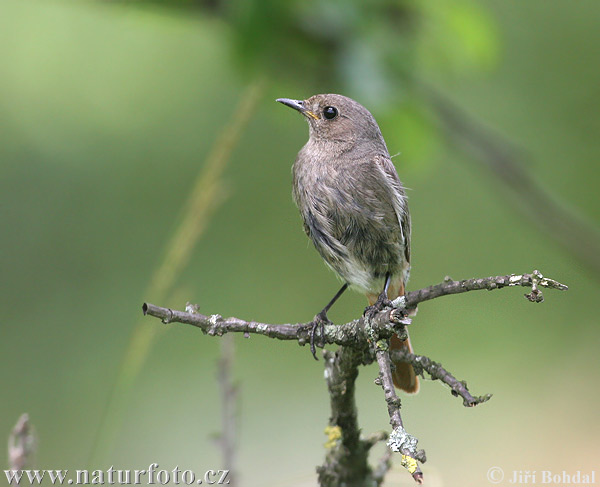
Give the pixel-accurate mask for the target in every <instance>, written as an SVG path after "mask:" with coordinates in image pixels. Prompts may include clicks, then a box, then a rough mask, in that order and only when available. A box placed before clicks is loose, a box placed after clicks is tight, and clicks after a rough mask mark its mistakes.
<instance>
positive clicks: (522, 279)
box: [142, 270, 568, 346]
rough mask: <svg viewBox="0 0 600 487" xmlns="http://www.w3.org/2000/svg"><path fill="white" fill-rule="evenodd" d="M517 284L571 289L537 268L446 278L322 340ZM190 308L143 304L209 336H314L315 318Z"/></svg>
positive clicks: (328, 328)
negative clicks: (285, 320) (275, 320)
mask: <svg viewBox="0 0 600 487" xmlns="http://www.w3.org/2000/svg"><path fill="white" fill-rule="evenodd" d="M514 286H521V287H531V288H532V291H531V293H528V294H525V297H526V298H527V299H529V300H530V301H532V302H538V303H539V302H542V301H543V295H542V292H541V291H540V289H539V288H541V287H544V288H549V289H557V290H560V291H565V290H567V289H568V287H567V286H565V285H564V284H561V283H560V282H558V281H555V280H553V279H549V278H547V277H544V276H543V275H542V274H541V273H540V272H539V271H537V270H535V271H533V273H531V274H509V275H506V276H493V277H485V278H480V279H466V280H463V281H453V280H451V279H450V278H446V279H445V280H444V281H443V282H441V283H440V284H436V285H435V286H429V287H426V288H423V289H419V290H418V291H411V292H409V293H407V294H406V299H404V297H400V298H397V299H395V300H394V301H393V307H392V308H386V309H384V310H383V311H380V312H379V313H377V314H376V315H375V316H374V317H373V318H371V320H366V319H365V317H362V318H360V319H358V320H354V321H351V322H348V323H345V324H342V325H325V327H324V336H323V337H322V340H320V341H321V342H322V343H326V344H334V345H342V346H344V345H347V346H356V344H357V343H364V341H365V340H368V341H376V340H380V339H382V338H389V337H391V336H392V335H393V334H394V333H398V334H402V333H403V331H404V326H405V325H408V324H410V319H409V318H407V317H406V316H405V312H404V310H405V309H406V308H414V307H415V306H416V305H417V304H419V303H421V302H423V301H429V300H430V299H434V298H439V297H440V296H446V295H449V294H459V293H465V292H468V291H477V290H481V289H487V290H489V291H491V290H494V289H502V288H504V287H514ZM186 309H187V311H178V310H173V309H170V308H163V307H160V306H155V305H153V304H150V303H144V304H143V306H142V311H143V312H144V315H150V316H154V317H155V318H159V319H161V320H162V322H163V323H165V324H168V323H173V322H176V323H184V324H187V325H192V326H196V327H198V328H200V329H201V330H202V331H203V332H204V333H205V334H207V335H209V336H221V335H224V334H225V333H244V334H250V333H253V334H257V335H263V336H266V337H269V338H275V339H278V340H297V341H298V343H299V344H300V345H304V344H306V343H308V341H309V340H310V329H311V324H312V323H311V322H307V323H296V324H282V325H274V324H269V323H260V322H258V321H245V320H241V319H239V318H223V317H222V316H221V315H218V314H213V315H203V314H201V313H199V312H198V311H197V306H195V305H189V304H188V306H187V308H186Z"/></svg>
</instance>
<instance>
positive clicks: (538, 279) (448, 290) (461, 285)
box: [406, 270, 569, 308]
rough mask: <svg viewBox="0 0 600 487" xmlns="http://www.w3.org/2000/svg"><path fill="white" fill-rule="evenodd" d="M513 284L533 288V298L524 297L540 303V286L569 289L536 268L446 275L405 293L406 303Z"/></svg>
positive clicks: (409, 305) (410, 304) (413, 303)
mask: <svg viewBox="0 0 600 487" xmlns="http://www.w3.org/2000/svg"><path fill="white" fill-rule="evenodd" d="M514 286H521V287H531V288H533V292H534V293H535V297H534V299H532V296H531V293H530V294H525V297H526V298H527V299H529V300H530V301H535V302H537V303H541V302H542V301H543V296H542V293H541V291H540V290H539V288H540V287H545V288H548V289H557V290H559V291H566V290H567V289H569V288H568V287H567V286H565V285H564V284H561V283H560V282H558V281H555V280H554V279H549V278H547V277H544V276H543V275H542V274H541V273H540V272H539V271H537V270H535V271H533V272H532V273H531V274H509V275H507V276H493V277H484V278H480V279H465V280H463V281H453V280H452V279H450V278H449V277H446V279H444V282H442V283H440V284H436V285H435V286H429V287H426V288H423V289H419V290H418V291H411V292H409V293H406V304H407V307H409V308H412V307H414V306H416V305H417V304H418V303H421V302H423V301H428V300H430V299H434V298H439V297H440V296H447V295H448V294H460V293H466V292H467V291H478V290H481V289H487V290H488V291H493V290H494V289H502V288H503V287H514Z"/></svg>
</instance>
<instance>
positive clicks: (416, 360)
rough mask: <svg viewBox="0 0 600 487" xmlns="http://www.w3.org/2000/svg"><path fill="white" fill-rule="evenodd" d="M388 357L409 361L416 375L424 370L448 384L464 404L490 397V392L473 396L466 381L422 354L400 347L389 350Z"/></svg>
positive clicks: (479, 401) (471, 404)
mask: <svg viewBox="0 0 600 487" xmlns="http://www.w3.org/2000/svg"><path fill="white" fill-rule="evenodd" d="M390 357H391V358H392V360H393V361H394V362H410V363H411V364H412V366H413V367H414V369H415V372H416V373H417V374H418V375H421V374H422V372H423V371H425V372H427V373H428V374H429V375H430V376H431V378H432V379H433V380H440V381H442V382H443V383H444V384H446V385H448V386H450V390H451V392H452V395H453V396H457V397H461V398H462V400H463V405H464V406H467V407H473V406H477V404H481V403H482V402H486V401H489V400H490V398H491V397H492V395H491V394H485V395H483V396H478V397H473V396H472V395H471V393H470V392H469V389H468V388H467V383H466V382H465V381H459V380H458V379H456V378H455V377H454V376H453V375H452V374H451V373H450V372H448V371H447V370H446V369H444V367H442V364H440V363H437V362H434V361H433V360H431V359H430V358H427V357H425V356H424V355H415V354H414V353H410V352H408V351H407V350H405V349H402V350H393V351H392V352H390Z"/></svg>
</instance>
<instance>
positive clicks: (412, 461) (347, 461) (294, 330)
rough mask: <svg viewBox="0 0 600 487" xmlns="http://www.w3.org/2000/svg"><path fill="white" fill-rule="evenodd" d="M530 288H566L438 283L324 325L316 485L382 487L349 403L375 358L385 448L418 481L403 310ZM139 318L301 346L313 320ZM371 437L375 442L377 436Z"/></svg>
mask: <svg viewBox="0 0 600 487" xmlns="http://www.w3.org/2000/svg"><path fill="white" fill-rule="evenodd" d="M514 286H521V287H530V288H531V292H530V293H527V294H525V297H526V298H527V299H528V300H529V301H531V302H536V303H540V302H542V301H543V299H544V298H543V295H542V292H541V290H540V288H549V289H557V290H561V291H564V290H566V289H567V286H565V285H564V284H561V283H560V282H558V281H555V280H553V279H549V278H546V277H544V276H543V275H542V274H541V273H540V272H539V271H533V272H532V273H531V274H510V275H506V276H493V277H486V278H481V279H467V280H463V281H453V280H452V279H450V278H446V279H445V280H444V281H443V282H441V283H440V284H437V285H435V286H429V287H426V288H423V289H419V290H417V291H412V292H409V293H407V294H406V296H401V297H399V298H396V299H395V300H394V301H392V303H391V306H390V307H386V308H384V309H383V310H382V311H379V312H377V313H375V314H374V315H367V316H363V317H362V318H360V319H358V320H354V321H351V322H349V323H345V324H342V325H326V326H325V327H324V329H323V336H322V337H319V339H318V342H319V343H324V344H326V343H329V344H337V345H340V348H339V349H338V350H337V351H336V352H335V353H333V352H330V351H325V352H324V357H325V379H326V381H327V387H328V389H329V396H330V403H331V417H330V420H329V426H328V427H327V429H326V433H327V434H328V436H329V440H328V442H327V444H326V445H325V446H326V448H327V449H328V453H327V456H326V460H325V463H324V464H323V465H322V466H321V467H319V468H318V469H317V472H318V474H319V484H320V486H321V487H337V486H340V485H346V486H348V487H354V486H357V487H358V486H363V485H381V484H382V482H383V478H384V476H385V473H386V472H387V469H388V468H389V464H390V459H389V456H388V455H386V456H384V458H383V459H382V460H381V461H380V462H379V464H378V466H377V467H376V469H375V471H373V469H371V467H370V466H369V464H368V453H369V450H370V449H371V447H372V446H373V445H374V444H375V443H376V442H377V440H376V439H374V437H368V438H366V439H364V438H361V436H360V428H359V425H358V419H357V410H356V403H355V394H354V391H355V381H356V377H357V376H358V367H359V366H360V365H367V364H369V363H372V362H373V361H374V360H377V363H378V365H379V371H380V373H379V376H378V378H377V380H376V383H377V384H379V385H380V386H381V387H382V388H383V391H384V395H385V400H386V404H387V409H388V414H389V416H390V424H391V425H392V428H393V430H392V432H391V434H390V435H389V439H388V443H387V444H388V446H389V448H390V450H392V451H395V452H399V453H401V455H402V465H403V466H404V467H406V469H407V470H408V471H409V472H410V473H411V475H412V476H413V478H414V479H415V481H416V482H417V483H422V482H423V473H422V471H421V469H420V468H419V464H418V463H417V462H421V463H423V462H425V460H426V456H425V452H424V451H423V450H417V441H418V440H417V438H415V437H414V436H412V435H410V434H408V433H407V432H406V430H405V429H404V426H403V424H402V417H401V415H400V399H399V398H398V396H397V395H396V391H395V388H394V384H393V381H392V371H391V362H390V353H389V350H388V339H389V338H390V337H391V336H392V334H394V333H396V334H398V335H399V336H400V337H402V336H403V335H404V336H406V334H405V326H407V325H409V324H410V322H411V320H410V318H408V317H407V311H408V310H410V309H413V308H415V307H416V306H417V305H418V304H419V303H421V302H423V301H428V300H430V299H435V298H438V297H441V296H446V295H449V294H458V293H463V292H468V291H476V290H480V289H487V290H490V291H491V290H494V289H501V288H504V287H514ZM142 310H143V312H144V314H145V315H150V316H154V317H156V318H160V319H161V320H162V322H163V323H165V324H167V323H172V322H178V323H184V324H189V325H193V326H196V327H198V328H200V329H201V330H202V332H203V333H205V334H208V335H210V336H221V335H223V334H225V333H244V335H245V336H248V335H249V334H250V333H254V334H258V335H263V336H266V337H269V338H274V339H279V340H296V341H297V342H298V343H299V344H301V345H304V344H306V343H307V342H308V341H309V339H310V330H311V328H312V322H310V323H297V324H282V325H273V324H268V323H260V322H256V321H245V320H241V319H239V318H223V317H221V316H220V315H218V314H213V315H210V316H207V315H203V314H201V313H199V312H198V307H197V306H195V305H190V304H188V305H187V307H186V311H185V312H184V311H177V310H172V309H169V308H162V307H160V306H155V305H153V304H150V303H144V305H143V306H142ZM393 358H394V360H402V361H407V362H410V363H412V364H413V367H415V372H417V373H420V374H422V373H423V371H426V372H427V373H428V374H429V375H430V376H431V377H432V378H433V379H434V380H435V379H438V380H440V381H442V382H443V383H445V384H447V385H448V386H449V387H450V389H451V391H452V394H453V395H456V396H460V397H462V399H463V404H464V405H466V406H474V405H476V404H480V403H482V402H485V401H487V400H488V399H489V398H490V397H491V395H489V394H488V395H485V396H480V397H473V396H472V395H471V394H470V393H469V390H468V389H467V385H466V383H465V382H461V381H458V380H457V379H456V378H454V377H453V376H452V374H450V373H449V372H448V371H447V370H446V369H444V368H443V367H442V366H441V365H440V364H439V363H436V362H434V361H432V360H431V359H429V358H427V357H424V356H420V355H414V354H412V353H408V352H404V353H400V352H394V355H393ZM377 438H380V436H378V437H377Z"/></svg>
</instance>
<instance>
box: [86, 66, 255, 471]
mask: <svg viewBox="0 0 600 487" xmlns="http://www.w3.org/2000/svg"><path fill="white" fill-rule="evenodd" d="M263 90H264V80H263V79H262V78H261V79H257V80H256V81H255V82H253V83H251V84H250V85H248V87H247V89H246V91H245V92H244V93H242V95H241V97H240V102H239V104H238V106H237V107H235V108H234V111H233V115H232V117H231V120H230V121H229V123H228V124H227V125H226V126H225V127H224V128H223V130H222V131H221V132H220V134H219V137H218V138H217V139H216V140H215V142H214V144H213V146H212V148H211V150H210V152H209V154H208V156H207V158H206V162H205V163H204V164H203V165H202V166H201V169H200V171H199V173H198V176H197V178H196V181H195V183H194V184H193V186H192V190H191V192H190V194H189V197H188V201H187V203H186V204H185V207H184V209H183V211H182V216H181V218H180V221H179V224H178V225H177V227H176V228H175V230H174V231H173V232H172V233H171V234H170V235H171V238H170V239H169V241H168V242H167V245H166V248H165V254H164V257H163V259H162V261H161V262H160V264H159V265H158V267H157V269H156V271H155V272H154V274H153V277H152V280H151V282H150V285H149V287H148V289H147V290H146V295H148V296H152V299H159V300H166V299H168V297H169V295H170V293H172V292H173V286H174V284H175V281H176V277H177V276H178V275H179V274H180V273H181V270H182V269H183V268H184V267H185V265H186V264H187V262H188V260H189V258H190V255H191V254H192V251H193V249H194V246H195V245H196V243H197V242H198V240H199V238H200V236H201V235H202V233H203V232H204V230H205V229H206V226H207V225H208V222H209V220H210V218H211V216H212V215H213V213H214V212H215V210H216V209H217V208H218V207H219V205H220V204H221V203H222V202H223V200H224V198H223V195H224V194H225V191H224V183H223V180H222V176H223V172H224V170H225V168H226V167H227V164H228V163H229V160H230V159H231V154H232V153H233V149H234V148H235V146H236V145H237V142H238V141H239V139H240V137H241V135H242V133H243V131H244V130H245V128H246V127H247V125H248V122H249V121H250V120H251V118H252V115H253V114H254V112H255V111H256V106H257V105H258V102H259V101H260V99H261V97H262V93H263ZM159 332H160V330H159V329H156V328H154V329H151V328H148V327H146V326H144V324H143V323H142V322H141V321H140V322H138V323H136V325H135V326H134V329H133V332H132V334H131V339H130V340H129V344H128V345H127V349H126V350H125V353H124V355H123V358H122V360H121V364H120V366H119V371H118V373H117V378H116V381H115V383H114V384H113V387H112V390H111V392H110V395H109V397H108V398H107V402H106V405H105V406H104V410H103V413H102V414H103V417H102V419H101V420H100V421H99V423H98V429H97V431H96V437H95V439H94V442H93V446H92V451H91V453H90V458H89V460H88V463H89V464H90V465H93V464H95V463H97V462H98V461H100V459H101V457H102V455H103V453H104V450H105V449H107V448H108V447H109V446H110V445H111V444H112V443H113V442H114V439H115V437H116V434H117V431H118V429H119V427H120V424H119V423H120V421H121V416H122V414H123V412H122V410H123V408H124V407H125V402H126V397H127V392H128V391H129V390H130V389H131V385H132V383H133V381H134V379H135V377H136V376H137V375H138V373H139V371H140V370H141V368H142V366H143V364H144V362H145V360H146V357H147V356H148V354H149V352H150V350H151V348H152V345H153V343H154V341H155V340H156V337H157V334H158V333H159ZM111 416H112V417H111Z"/></svg>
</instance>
